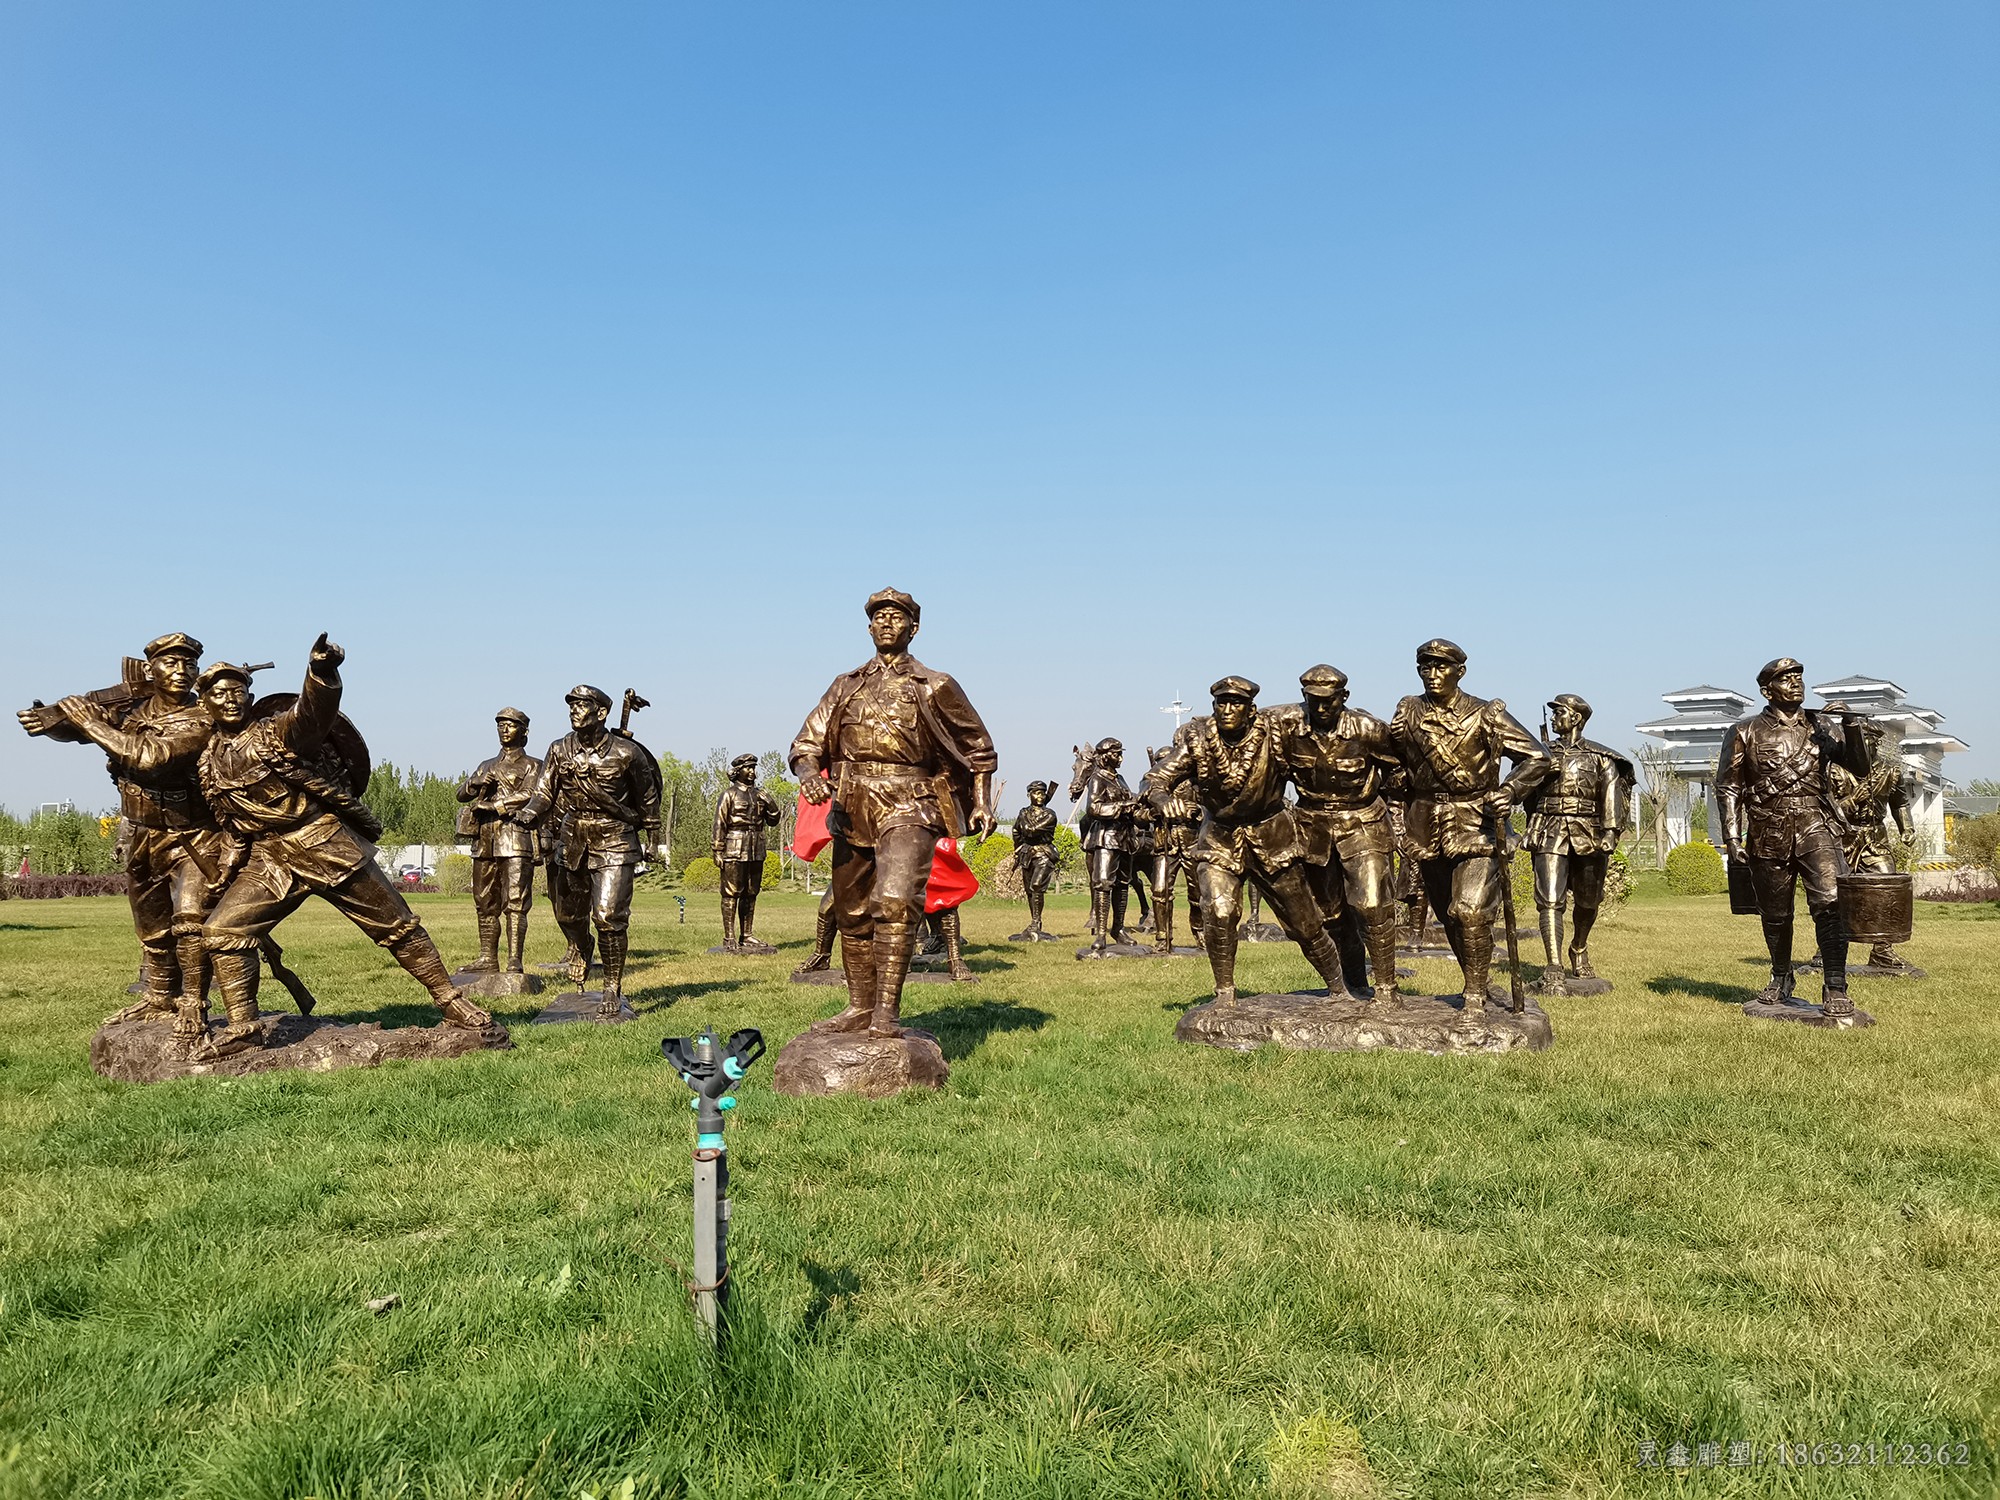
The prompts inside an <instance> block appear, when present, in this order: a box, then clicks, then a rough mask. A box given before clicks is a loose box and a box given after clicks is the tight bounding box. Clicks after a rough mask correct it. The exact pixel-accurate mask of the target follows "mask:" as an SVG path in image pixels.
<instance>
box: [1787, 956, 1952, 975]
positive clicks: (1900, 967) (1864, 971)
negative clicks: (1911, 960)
mask: <svg viewBox="0 0 2000 1500" xmlns="http://www.w3.org/2000/svg"><path fill="white" fill-rule="evenodd" d="M1819 970H1820V963H1819V955H1817V954H1815V955H1813V957H1811V958H1809V959H1807V960H1806V961H1805V962H1804V963H1802V964H1800V965H1798V971H1799V972H1800V973H1801V974H1817V973H1818V972H1819ZM1847 977H1848V978H1849V979H1928V978H1930V977H1931V976H1930V974H1929V972H1928V971H1926V970H1923V969H1920V968H1918V967H1917V966H1916V965H1915V964H1849V965H1848V966H1847Z"/></svg>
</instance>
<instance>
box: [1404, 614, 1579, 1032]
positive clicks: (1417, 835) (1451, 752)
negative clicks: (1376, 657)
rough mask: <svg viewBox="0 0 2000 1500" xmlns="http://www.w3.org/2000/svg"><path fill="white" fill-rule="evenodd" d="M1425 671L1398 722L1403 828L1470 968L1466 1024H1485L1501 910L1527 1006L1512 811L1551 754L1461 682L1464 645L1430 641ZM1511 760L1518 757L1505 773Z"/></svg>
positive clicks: (1422, 653)
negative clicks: (1405, 802) (1512, 861)
mask: <svg viewBox="0 0 2000 1500" xmlns="http://www.w3.org/2000/svg"><path fill="white" fill-rule="evenodd" d="M1417 675H1418V676H1419V677H1420V678H1421V679H1422V680H1423V684H1424V690H1423V692H1422V693H1418V694H1412V695H1411V696H1410V697H1407V698H1405V699H1403V700H1402V702H1400V703H1398V704H1397V705H1396V713H1395V717H1394V718H1393V719H1392V720H1391V721H1390V725H1389V733H1390V737H1391V739H1392V740H1393V742H1394V744H1395V746H1396V750H1397V753H1398V754H1399V755H1400V756H1401V758H1402V761H1403V767H1404V772H1405V774H1406V776H1407V777H1408V780H1409V789H1410V798H1409V807H1408V811H1407V812H1406V813H1405V814H1404V818H1405V823H1404V827H1405V832H1406V833H1407V835H1408V838H1409V842H1410V847H1411V849H1412V851H1413V852H1414V853H1415V854H1416V856H1417V859H1418V868H1419V870H1420V872H1421V876H1422V879H1423V883H1424V892H1425V894H1426V896H1427V897H1428V899H1429V902H1430V906H1431V909H1432V910H1433V911H1435V912H1436V913H1437V914H1438V918H1439V920H1440V922H1441V923H1442V924H1443V927H1444V933H1445V939H1446V941H1447V942H1449V943H1450V944H1451V950H1452V953H1453V954H1454V955H1455V956H1456V957H1457V959H1458V963H1459V969H1460V972H1461V974H1462V976H1463V980H1464V985H1463V992H1464V999H1465V1003H1464V1009H1463V1010H1462V1012H1461V1015H1460V1024H1461V1025H1463V1026H1466V1027H1476V1026H1478V1025H1479V1024H1480V1018H1481V1017H1482V1016H1483V1014H1484V1013H1485V1009H1486V1003H1487V999H1488V995H1487V979H1488V975H1489V973H1490V972H1491V969H1492V964H1493V924H1494V920H1495V918H1496V917H1499V918H1502V919H1503V920H1504V923H1505V928H1506V937H1507V956H1508V961H1509V964H1510V967H1511V968H1512V970H1513V974H1512V988H1513V1006H1514V1010H1515V1012H1516V1013H1517V1014H1518V1013H1519V1012H1520V1011H1521V1010H1522V1009H1523V1008H1524V1007H1525V1005H1526V996H1525V993H1524V991H1523V989H1522V984H1521V972H1520V963H1519V942H1520V939H1519V934H1518V931H1517V929H1516V927H1515V922H1514V886H1513V880H1512V878H1511V874H1510V871H1509V869H1508V853H1509V837H1510V829H1509V827H1508V819H1509V816H1510V814H1511V813H1512V811H1513V808H1514V804H1515V802H1516V801H1518V800H1519V799H1520V798H1521V797H1522V796H1524V795H1526V793H1527V792H1528V791H1529V790H1530V789H1532V788H1533V787H1534V786H1535V785H1536V784H1537V783H1538V782H1540V781H1541V780H1542V778H1543V777H1544V776H1546V775H1547V774H1548V768H1549V762H1548V756H1547V755H1546V754H1544V753H1543V750H1542V746H1541V742H1540V741H1539V740H1537V739H1536V738H1535V737H1534V736H1533V735H1532V734H1530V733H1529V732H1528V731H1527V730H1526V729H1525V728H1524V727H1523V726H1522V725H1521V724H1520V723H1519V722H1518V721H1517V720H1516V719H1515V718H1514V716H1513V715H1512V714H1510V713H1508V712H1507V705H1506V704H1505V703H1503V702H1501V701H1500V700H1499V699H1498V698H1494V699H1490V700H1489V699H1485V698H1475V697H1473V696H1472V695H1471V694H1470V693H1466V692H1463V691H1461V690H1460V688H1459V683H1460V682H1461V681H1463V680H1464V677H1465V651H1464V648H1462V647H1460V646H1458V645H1455V644H1454V643H1452V642H1451V641H1447V640H1443V639H1437V640H1429V641H1426V642H1424V644H1423V645H1421V646H1419V647H1418V648H1417ZM1503 759H1504V760H1508V761H1511V762H1513V765H1512V769H1511V770H1509V771H1508V773H1507V776H1506V779H1505V780H1504V781H1503V780H1502V779H1501V775H1500V767H1501V763H1502V761H1503Z"/></svg>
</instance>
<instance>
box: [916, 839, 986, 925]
mask: <svg viewBox="0 0 2000 1500" xmlns="http://www.w3.org/2000/svg"><path fill="white" fill-rule="evenodd" d="M978 894H979V877H978V876H977V875H974V874H973V873H972V867H971V866H970V865H968V864H967V863H966V862H965V860H964V858H963V857H962V856H961V855H960V854H959V852H958V840H957V839H939V840H938V841H937V848H936V849H934V850H932V851H931V883H930V886H929V888H928V890H927V891H926V892H925V894H924V910H925V911H927V912H932V911H949V910H951V908H953V907H954V906H963V905H965V903H966V902H968V901H970V900H971V899H972V898H973V897H974V896H976V895H978Z"/></svg>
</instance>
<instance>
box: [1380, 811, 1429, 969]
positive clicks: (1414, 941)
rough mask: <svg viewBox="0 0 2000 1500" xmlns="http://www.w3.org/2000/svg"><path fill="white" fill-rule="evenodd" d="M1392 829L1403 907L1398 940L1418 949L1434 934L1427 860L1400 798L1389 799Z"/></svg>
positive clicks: (1398, 896) (1398, 891)
mask: <svg viewBox="0 0 2000 1500" xmlns="http://www.w3.org/2000/svg"><path fill="white" fill-rule="evenodd" d="M1389 830H1390V832H1392V833H1393V834H1394V835H1395V836H1396V904H1397V906H1399V907H1401V908H1402V911H1401V914H1400V915H1399V916H1398V917H1397V920H1396V932H1397V942H1398V943H1399V944H1400V945H1401V946H1403V947H1405V948H1408V949H1411V950H1412V951H1415V950H1419V949H1422V948H1423V947H1425V946H1426V940H1427V939H1428V938H1429V937H1430V918H1431V903H1430V897H1428V896H1426V895H1425V894H1424V876H1423V861H1421V860H1420V859H1418V857H1417V852H1416V850H1415V849H1414V848H1412V847H1411V845H1410V830H1409V821H1408V818H1407V816H1406V813H1405V804H1404V803H1403V802H1402V801H1401V800H1400V799H1398V798H1392V799H1390V802H1389Z"/></svg>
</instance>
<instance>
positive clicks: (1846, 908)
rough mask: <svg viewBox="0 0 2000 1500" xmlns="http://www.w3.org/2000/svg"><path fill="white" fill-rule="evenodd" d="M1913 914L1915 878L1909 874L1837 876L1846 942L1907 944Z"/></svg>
mask: <svg viewBox="0 0 2000 1500" xmlns="http://www.w3.org/2000/svg"><path fill="white" fill-rule="evenodd" d="M1915 915H1916V881H1915V879H1914V878H1913V877H1911V876H1909V875H1901V874H1891V875H1843V876H1841V877H1840V922H1841V925H1842V926H1843V927H1845V928H1846V929H1847V937H1848V941H1849V942H1854V943H1867V944H1869V945H1870V946H1873V945H1875V944H1878V943H1907V942H1908V941H1909V940H1910V931H1911V924H1912V922H1913V920H1914V918H1915Z"/></svg>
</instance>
